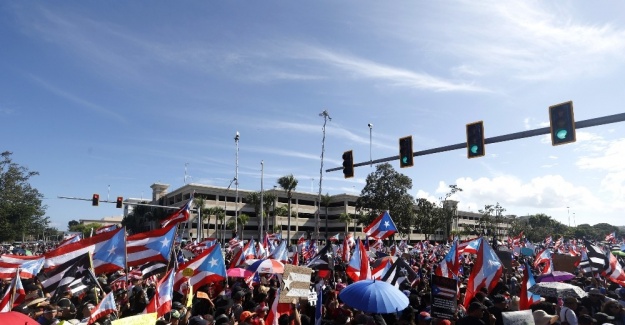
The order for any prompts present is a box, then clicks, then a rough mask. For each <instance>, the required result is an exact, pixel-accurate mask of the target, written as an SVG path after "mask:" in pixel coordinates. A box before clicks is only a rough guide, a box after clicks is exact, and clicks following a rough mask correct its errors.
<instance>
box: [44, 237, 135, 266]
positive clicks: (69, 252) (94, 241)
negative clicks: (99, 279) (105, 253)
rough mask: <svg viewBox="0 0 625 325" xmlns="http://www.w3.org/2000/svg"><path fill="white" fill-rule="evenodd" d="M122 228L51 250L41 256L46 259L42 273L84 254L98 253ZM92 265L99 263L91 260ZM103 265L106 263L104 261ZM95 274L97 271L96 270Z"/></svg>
mask: <svg viewBox="0 0 625 325" xmlns="http://www.w3.org/2000/svg"><path fill="white" fill-rule="evenodd" d="M123 229H124V228H119V229H117V230H113V231H109V232H105V233H102V234H99V235H94V236H92V237H89V238H85V239H82V240H80V241H78V242H75V243H71V244H68V245H65V246H63V247H57V248H56V249H54V250H51V251H49V252H47V253H45V254H43V256H44V257H45V258H46V260H45V262H44V264H43V269H44V271H48V270H51V269H53V268H54V267H56V266H58V265H61V264H63V263H65V262H67V261H70V260H72V259H74V258H76V257H79V256H81V255H83V254H84V253H87V252H88V253H90V254H94V253H95V252H96V251H100V250H101V249H102V248H103V247H105V246H106V245H107V242H108V241H109V240H110V239H111V238H113V237H115V235H118V234H119V232H123V231H124V230H123ZM93 263H94V264H97V263H99V261H97V260H96V259H95V258H94V260H93ZM105 263H108V262H106V261H105ZM95 271H96V272H98V271H99V270H98V269H96V270H95Z"/></svg>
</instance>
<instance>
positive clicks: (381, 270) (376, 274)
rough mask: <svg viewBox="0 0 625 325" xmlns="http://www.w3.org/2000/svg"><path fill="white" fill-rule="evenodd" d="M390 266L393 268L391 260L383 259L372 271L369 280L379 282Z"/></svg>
mask: <svg viewBox="0 0 625 325" xmlns="http://www.w3.org/2000/svg"><path fill="white" fill-rule="evenodd" d="M391 266H393V263H391V259H388V258H387V259H384V260H383V261H382V262H381V263H380V265H378V267H376V268H374V269H373V271H372V272H371V278H373V279H376V280H381V279H382V278H383V277H384V276H385V275H386V272H388V271H389V270H390V269H391Z"/></svg>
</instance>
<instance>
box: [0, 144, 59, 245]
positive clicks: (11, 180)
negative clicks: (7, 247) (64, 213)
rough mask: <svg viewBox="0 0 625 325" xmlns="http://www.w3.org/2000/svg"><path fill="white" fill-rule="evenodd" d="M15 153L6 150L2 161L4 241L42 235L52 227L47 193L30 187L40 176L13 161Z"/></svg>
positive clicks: (0, 193)
mask: <svg viewBox="0 0 625 325" xmlns="http://www.w3.org/2000/svg"><path fill="white" fill-rule="evenodd" d="M12 154H13V153H11V152H9V151H5V152H3V153H2V154H1V159H2V160H0V240H1V241H11V240H14V239H21V238H22V236H23V235H34V236H37V235H41V234H42V233H43V231H44V230H45V229H46V228H47V227H48V223H49V220H48V218H47V217H45V216H44V215H45V212H46V206H45V205H43V203H42V200H43V194H41V193H39V191H38V190H37V189H36V188H33V187H32V186H31V185H30V179H31V177H33V176H37V175H39V173H38V172H35V171H30V170H29V169H28V168H26V167H24V166H20V165H18V164H17V163H15V162H13V160H12V159H11V155H12Z"/></svg>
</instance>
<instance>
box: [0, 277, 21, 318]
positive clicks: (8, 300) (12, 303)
mask: <svg viewBox="0 0 625 325" xmlns="http://www.w3.org/2000/svg"><path fill="white" fill-rule="evenodd" d="M25 299H26V290H24V286H23V285H22V279H20V277H19V275H18V273H17V271H16V272H15V273H13V279H12V280H11V284H10V285H9V286H7V288H6V290H5V291H4V295H3V297H2V300H0V313H5V312H10V311H11V310H12V309H13V308H14V307H17V306H19V305H20V304H21V303H23V302H24V300H25Z"/></svg>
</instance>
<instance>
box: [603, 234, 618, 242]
mask: <svg viewBox="0 0 625 325" xmlns="http://www.w3.org/2000/svg"><path fill="white" fill-rule="evenodd" d="M605 241H607V242H609V243H612V242H616V232H611V233H609V234H607V235H606V236H605Z"/></svg>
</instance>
